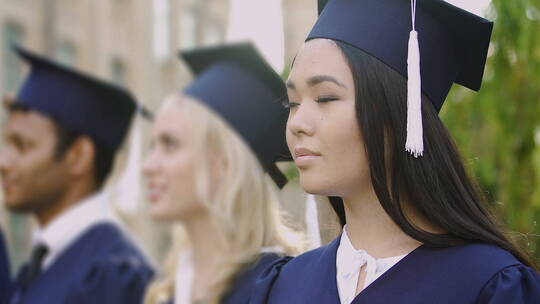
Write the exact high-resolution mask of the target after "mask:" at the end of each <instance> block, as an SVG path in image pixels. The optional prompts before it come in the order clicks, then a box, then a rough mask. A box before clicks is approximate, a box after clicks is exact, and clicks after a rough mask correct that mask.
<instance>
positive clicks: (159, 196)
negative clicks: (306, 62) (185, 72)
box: [144, 44, 295, 304]
mask: <svg viewBox="0 0 540 304" xmlns="http://www.w3.org/2000/svg"><path fill="white" fill-rule="evenodd" d="M182 55H183V57H184V59H185V60H186V62H187V63H188V65H189V66H190V67H191V69H192V70H193V71H194V73H195V74H197V79H196V80H195V81H194V82H193V83H192V84H191V85H190V86H189V87H188V88H187V89H186V90H185V91H184V92H183V93H182V94H173V95H171V96H169V97H168V98H166V100H165V101H164V103H163V105H162V107H161V109H160V111H159V113H158V115H157V118H156V122H155V125H154V129H153V134H152V139H153V140H152V141H153V147H152V150H151V152H150V155H149V156H148V158H147V160H146V162H145V166H144V173H145V176H146V177H147V179H148V184H149V191H150V194H149V198H150V202H151V207H150V211H151V213H152V215H153V217H155V218H156V219H160V220H165V221H169V222H173V223H178V224H181V226H182V228H183V229H182V230H183V231H185V233H184V234H183V236H182V233H181V231H177V232H176V235H175V242H176V244H175V245H174V246H173V249H172V250H171V252H170V256H169V261H168V263H167V264H166V265H165V268H164V271H163V276H162V278H161V279H159V280H158V281H156V282H155V283H154V284H153V285H152V286H151V287H150V288H149V290H148V293H147V297H146V299H147V303H173V302H174V303H176V304H184V303H195V302H196V303H247V302H248V301H249V296H250V294H251V290H252V286H253V285H254V283H255V279H256V278H257V276H258V275H259V274H260V272H261V271H262V270H263V269H264V268H266V267H267V266H268V265H269V264H271V263H272V262H273V261H274V260H276V259H278V258H279V256H280V255H281V254H294V253H295V249H294V248H293V246H292V245H291V244H292V242H290V241H288V240H287V238H288V237H290V236H292V235H294V234H292V233H291V231H289V230H288V229H287V228H286V226H284V224H283V223H282V221H281V218H280V214H279V211H278V207H279V201H278V197H277V190H278V189H277V187H276V185H275V184H274V183H276V184H278V185H280V186H282V185H283V184H284V182H285V181H286V180H285V179H284V176H283V175H282V174H281V173H280V172H279V170H277V167H276V166H275V162H276V161H277V160H279V159H280V158H281V157H286V156H287V155H286V153H283V151H286V146H285V139H284V138H283V134H284V132H283V131H284V130H283V127H280V126H283V122H284V121H285V120H286V117H287V113H286V111H285V110H283V109H282V107H281V104H280V103H279V98H280V97H282V95H283V94H285V88H284V86H283V84H282V83H281V80H280V78H279V76H278V75H277V74H275V73H274V72H273V71H272V70H271V68H270V67H269V66H268V65H267V64H266V63H265V62H264V60H263V59H262V58H261V57H260V56H259V55H258V53H257V52H256V51H255V49H254V48H253V47H252V46H251V45H249V44H239V45H230V46H221V47H216V48H207V49H198V50H195V51H191V52H188V53H183V54H182ZM265 172H267V173H269V175H270V176H271V178H272V179H270V178H268V177H267V176H265Z"/></svg>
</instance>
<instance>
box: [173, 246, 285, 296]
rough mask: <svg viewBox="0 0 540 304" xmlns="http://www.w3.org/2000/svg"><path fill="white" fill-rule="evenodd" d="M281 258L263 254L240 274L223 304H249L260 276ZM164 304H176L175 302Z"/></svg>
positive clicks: (275, 255)
mask: <svg viewBox="0 0 540 304" xmlns="http://www.w3.org/2000/svg"><path fill="white" fill-rule="evenodd" d="M280 258H281V256H279V255H277V254H274V253H265V254H262V255H261V257H260V259H259V260H257V261H256V262H255V263H254V264H253V265H250V266H248V267H247V268H246V269H245V270H244V271H242V272H240V273H239V274H238V276H237V278H236V280H234V283H233V285H232V287H231V290H230V291H229V292H228V293H227V294H226V295H225V296H224V297H223V300H222V302H221V304H248V303H249V298H250V296H251V295H252V294H253V289H254V287H255V282H256V280H257V278H258V277H259V275H260V274H261V273H262V272H263V271H264V270H265V269H266V268H268V267H269V266H270V265H272V263H273V262H275V261H278V260H279V259H280ZM164 304H174V300H171V301H169V302H166V303H164Z"/></svg>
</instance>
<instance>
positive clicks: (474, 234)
mask: <svg viewBox="0 0 540 304" xmlns="http://www.w3.org/2000/svg"><path fill="white" fill-rule="evenodd" d="M336 44H337V46H338V47H339V48H340V49H341V51H342V53H343V55H344V57H345V59H346V60H347V61H348V64H349V67H350V69H351V71H352V74H353V78H354V82H355V88H356V117H357V121H358V124H359V127H360V130H361V135H362V137H363V139H364V145H365V150H366V153H367V157H368V162H369V168H370V174H371V182H372V184H373V188H374V190H375V193H376V195H377V198H378V199H379V201H380V203H381V205H382V207H383V208H384V210H385V211H386V213H387V214H388V215H389V216H390V217H391V218H392V220H393V221H394V222H395V223H396V224H397V225H398V226H399V227H400V228H401V230H403V231H404V232H405V233H406V234H407V235H409V236H411V237H412V238H414V239H416V240H418V241H420V242H422V243H424V244H425V245H427V246H432V247H450V246H457V245H463V244H467V243H475V242H481V243H487V244H492V245H495V246H498V247H500V248H503V249H505V250H507V251H509V252H511V253H512V254H513V255H515V256H516V257H517V258H518V259H519V260H520V261H521V262H523V263H524V264H526V265H528V266H533V267H535V265H534V263H533V262H532V260H531V259H530V257H529V256H528V255H527V254H526V252H524V251H523V250H521V249H520V248H519V247H518V246H517V245H516V244H515V243H514V242H513V241H512V240H510V239H509V238H508V237H507V236H506V233H505V232H504V231H505V229H504V227H503V225H501V224H500V223H499V222H498V221H497V219H496V218H495V217H494V216H493V215H492V213H491V212H490V210H489V208H488V206H487V202H486V199H485V197H484V195H483V194H482V191H481V190H480V188H479V187H478V186H477V184H476V183H475V182H473V180H472V179H471V178H470V177H469V175H468V173H467V171H466V170H465V166H464V164H463V160H462V158H461V156H460V154H459V152H458V149H457V147H456V145H455V143H454V141H453V140H452V138H451V136H450V134H449V132H448V130H447V129H446V127H445V126H444V124H443V123H442V121H441V120H440V118H439V116H438V113H437V110H436V109H435V107H434V106H433V105H432V103H431V102H430V101H429V99H428V98H427V97H426V96H423V97H422V118H423V126H424V127H423V129H424V156H423V157H420V158H414V157H413V156H411V155H410V154H409V153H407V152H405V139H406V126H407V121H406V119H407V81H406V79H405V77H403V76H402V75H400V74H399V73H398V72H396V71H395V70H393V69H391V68H390V67H388V66H387V65H385V64H384V63H382V62H380V61H379V60H378V59H376V58H374V57H372V56H370V55H368V54H366V53H365V52H363V51H361V50H359V49H357V48H355V47H352V46H350V45H348V44H346V43H343V42H339V41H336ZM405 201H406V202H407V204H409V206H410V207H412V208H414V209H415V211H417V212H418V213H419V214H420V215H421V216H423V217H425V218H426V219H427V220H428V221H429V222H430V223H432V224H434V225H436V226H437V227H438V228H440V229H442V230H443V231H444V233H431V232H428V231H425V230H422V229H420V228H419V227H417V226H415V225H414V224H413V223H412V222H411V221H410V220H409V219H408V218H407V216H406V214H405V212H404V203H405ZM331 203H332V206H333V207H334V209H335V210H336V212H337V213H338V216H339V217H340V221H341V223H342V224H345V221H346V219H345V213H344V210H343V204H342V202H341V200H340V198H337V197H334V198H331Z"/></svg>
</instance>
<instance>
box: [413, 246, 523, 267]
mask: <svg viewBox="0 0 540 304" xmlns="http://www.w3.org/2000/svg"><path fill="white" fill-rule="evenodd" d="M423 247H424V251H425V252H426V253H424V258H425V259H427V260H433V261H434V262H437V261H440V262H444V263H445V264H446V265H448V266H449V267H454V266H455V265H460V268H465V269H469V270H471V271H475V272H486V273H495V272H498V271H499V270H501V269H503V268H506V267H508V266H512V265H520V264H522V263H521V262H520V261H519V260H518V259H517V258H516V257H515V256H514V255H513V254H512V253H510V252H509V251H507V250H505V249H503V248H500V247H498V246H494V245H490V244H485V243H471V244H465V245H460V246H454V247H448V248H429V247H428V246H426V245H423Z"/></svg>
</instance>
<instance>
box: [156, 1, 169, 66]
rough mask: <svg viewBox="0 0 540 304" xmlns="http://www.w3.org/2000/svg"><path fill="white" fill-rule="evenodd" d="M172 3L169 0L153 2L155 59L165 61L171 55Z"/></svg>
mask: <svg viewBox="0 0 540 304" xmlns="http://www.w3.org/2000/svg"><path fill="white" fill-rule="evenodd" d="M169 26H170V3H169V0H154V2H153V30H154V31H153V33H154V47H153V49H154V57H155V58H156V59H157V60H164V59H166V58H167V57H168V56H169V53H170V42H169V40H170V39H169V38H170V31H169Z"/></svg>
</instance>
